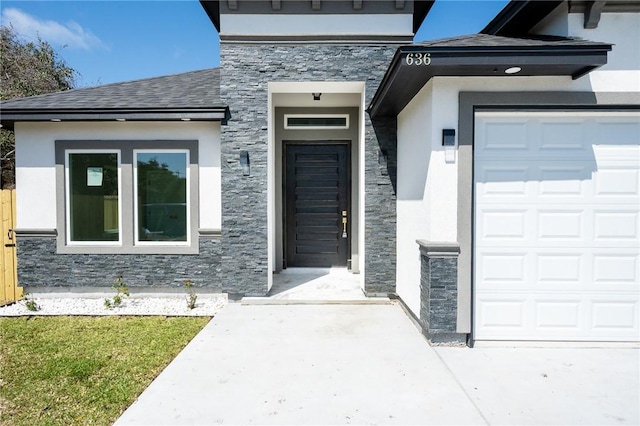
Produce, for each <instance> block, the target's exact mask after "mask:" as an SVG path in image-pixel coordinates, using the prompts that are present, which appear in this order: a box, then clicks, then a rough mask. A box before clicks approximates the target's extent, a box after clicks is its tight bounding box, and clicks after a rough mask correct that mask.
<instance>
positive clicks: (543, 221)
mask: <svg viewBox="0 0 640 426" xmlns="http://www.w3.org/2000/svg"><path fill="white" fill-rule="evenodd" d="M536 213H537V219H538V220H537V233H536V236H537V239H538V240H539V241H540V240H542V241H549V243H550V242H552V241H558V242H560V241H567V240H574V241H584V240H585V238H586V235H585V233H586V230H585V217H584V216H585V215H586V213H585V212H584V211H583V210H569V209H567V208H564V209H538V210H537V211H536ZM543 244H546V243H543Z"/></svg>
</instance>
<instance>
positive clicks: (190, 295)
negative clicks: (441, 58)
mask: <svg viewBox="0 0 640 426" xmlns="http://www.w3.org/2000/svg"><path fill="white" fill-rule="evenodd" d="M184 289H185V291H186V292H187V308H189V309H193V308H195V307H196V300H197V299H198V295H197V294H196V292H195V290H194V289H193V281H191V280H190V279H186V280H184Z"/></svg>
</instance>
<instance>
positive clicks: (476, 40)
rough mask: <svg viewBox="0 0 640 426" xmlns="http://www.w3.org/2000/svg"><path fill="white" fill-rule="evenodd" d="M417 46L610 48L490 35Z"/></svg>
mask: <svg viewBox="0 0 640 426" xmlns="http://www.w3.org/2000/svg"><path fill="white" fill-rule="evenodd" d="M415 45H416V46H425V47H436V48H437V47H446V48H461V49H465V48H471V47H479V48H480V47H490V48H501V47H504V48H509V47H518V48H526V47H534V48H535V47H563V46H566V47H570V46H571V47H581V46H582V47H594V46H608V44H607V43H599V42H593V41H588V40H583V39H579V38H567V37H554V36H533V35H531V36H526V37H503V36H497V35H490V34H471V35H463V36H457V37H449V38H442V39H438V40H430V41H425V42H420V43H415Z"/></svg>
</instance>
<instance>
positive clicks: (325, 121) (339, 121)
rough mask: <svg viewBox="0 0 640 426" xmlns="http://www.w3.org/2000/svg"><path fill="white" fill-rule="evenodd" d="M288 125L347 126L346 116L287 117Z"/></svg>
mask: <svg viewBox="0 0 640 426" xmlns="http://www.w3.org/2000/svg"><path fill="white" fill-rule="evenodd" d="M287 126H288V127H338V128H345V129H346V128H347V118H346V117H287Z"/></svg>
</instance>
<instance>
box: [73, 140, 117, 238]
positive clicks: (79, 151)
mask: <svg viewBox="0 0 640 426" xmlns="http://www.w3.org/2000/svg"><path fill="white" fill-rule="evenodd" d="M70 154H117V156H118V161H117V165H118V166H117V167H118V240H117V241H73V240H71V191H70V183H71V180H70V176H69V155H70ZM121 162H122V152H121V151H120V150H119V149H67V150H65V154H64V186H65V188H64V190H65V222H66V225H67V232H66V236H65V238H66V243H67V245H69V246H108V247H121V246H122V167H121Z"/></svg>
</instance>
